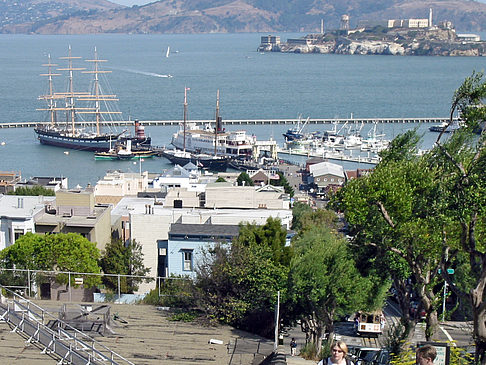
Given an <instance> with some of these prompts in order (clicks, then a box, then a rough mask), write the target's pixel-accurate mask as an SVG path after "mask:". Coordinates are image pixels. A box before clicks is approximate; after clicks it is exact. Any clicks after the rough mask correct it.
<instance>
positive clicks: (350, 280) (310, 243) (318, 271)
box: [289, 225, 386, 353]
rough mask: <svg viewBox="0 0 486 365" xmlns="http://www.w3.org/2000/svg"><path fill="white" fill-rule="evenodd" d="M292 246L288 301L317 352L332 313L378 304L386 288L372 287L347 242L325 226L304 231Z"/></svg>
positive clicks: (329, 329) (329, 328) (330, 331)
mask: <svg viewBox="0 0 486 365" xmlns="http://www.w3.org/2000/svg"><path fill="white" fill-rule="evenodd" d="M293 248H294V250H295V255H294V256H293V258H292V262H291V269H290V274H289V302H290V305H292V306H293V307H294V308H293V311H294V313H295V314H297V315H298V317H300V320H301V326H302V330H303V331H305V332H306V337H307V340H308V341H310V342H311V343H313V344H314V345H315V346H316V347H317V353H320V348H321V341H320V339H321V338H322V334H323V330H325V332H326V333H328V339H329V341H332V339H333V334H334V320H335V318H336V316H338V315H344V314H349V313H351V312H354V311H356V310H359V309H361V310H366V309H370V310H371V309H376V308H381V306H382V305H383V301H384V297H385V292H386V288H385V290H383V288H382V289H380V290H381V293H378V292H379V291H380V290H378V291H376V290H375V289H377V288H378V287H375V286H374V285H373V280H371V279H368V278H365V277H363V276H362V275H361V274H360V273H359V271H358V270H357V269H356V266H355V263H354V260H353V259H352V256H351V254H350V252H349V250H348V246H347V243H346V242H345V241H344V240H343V239H342V238H339V237H338V236H337V235H336V234H335V233H333V232H331V231H330V230H329V229H327V228H326V227H325V226H322V225H321V226H314V227H313V228H310V229H308V230H306V231H304V233H302V234H300V235H299V236H298V237H297V239H296V240H294V241H293ZM372 293H373V294H372ZM371 298H374V299H373V300H372V299H371ZM329 345H330V344H329Z"/></svg>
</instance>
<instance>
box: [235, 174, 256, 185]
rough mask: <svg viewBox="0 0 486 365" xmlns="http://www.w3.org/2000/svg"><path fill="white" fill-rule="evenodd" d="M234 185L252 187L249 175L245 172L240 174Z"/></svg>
mask: <svg viewBox="0 0 486 365" xmlns="http://www.w3.org/2000/svg"><path fill="white" fill-rule="evenodd" d="M236 183H237V184H238V186H243V185H244V186H253V185H254V184H253V180H252V179H251V178H250V175H248V174H247V173H246V172H244V171H243V172H242V173H241V174H239V175H238V177H237V178H236Z"/></svg>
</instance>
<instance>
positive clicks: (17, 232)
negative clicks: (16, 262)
mask: <svg viewBox="0 0 486 365" xmlns="http://www.w3.org/2000/svg"><path fill="white" fill-rule="evenodd" d="M23 235H24V230H23V229H14V240H15V241H17V240H18V239H19V238H20V236H23Z"/></svg>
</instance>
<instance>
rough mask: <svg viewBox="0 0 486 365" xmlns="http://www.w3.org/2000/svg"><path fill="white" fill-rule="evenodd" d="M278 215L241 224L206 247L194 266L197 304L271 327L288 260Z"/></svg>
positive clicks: (265, 331) (241, 322) (232, 320)
mask: <svg viewBox="0 0 486 365" xmlns="http://www.w3.org/2000/svg"><path fill="white" fill-rule="evenodd" d="M284 233H286V231H285V229H283V228H282V226H281V223H280V220H278V219H275V220H272V219H269V221H267V224H265V225H264V226H261V227H259V226H256V225H246V226H242V227H241V230H240V235H239V237H238V238H237V239H235V241H234V242H233V243H231V244H224V243H220V244H217V245H216V246H215V247H213V248H211V249H208V250H207V251H206V255H205V259H204V262H203V263H202V264H201V265H200V266H199V267H198V268H197V276H196V280H195V286H196V287H197V290H198V303H199V307H200V308H201V309H202V310H203V311H204V312H205V313H206V316H207V317H208V318H210V319H213V320H217V321H221V322H224V323H228V324H231V325H234V326H236V327H238V328H241V329H245V330H248V331H251V332H254V333H259V334H261V335H264V336H271V335H272V333H273V329H274V306H275V304H276V302H277V293H278V291H281V293H282V296H285V292H286V289H285V288H286V285H287V276H288V265H285V262H288V261H290V258H289V257H288V252H287V250H286V249H285V248H284V246H285V235H284Z"/></svg>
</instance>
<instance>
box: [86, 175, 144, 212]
mask: <svg viewBox="0 0 486 365" xmlns="http://www.w3.org/2000/svg"><path fill="white" fill-rule="evenodd" d="M147 187H148V172H147V171H144V172H141V173H138V174H137V173H132V172H121V171H108V173H107V174H106V175H105V176H104V177H103V179H101V180H99V181H98V182H97V183H96V186H95V189H94V195H95V198H96V203H99V204H116V203H118V202H119V201H120V200H121V198H122V197H124V196H127V195H132V196H136V195H137V194H138V193H140V192H144V191H146V190H147Z"/></svg>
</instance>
